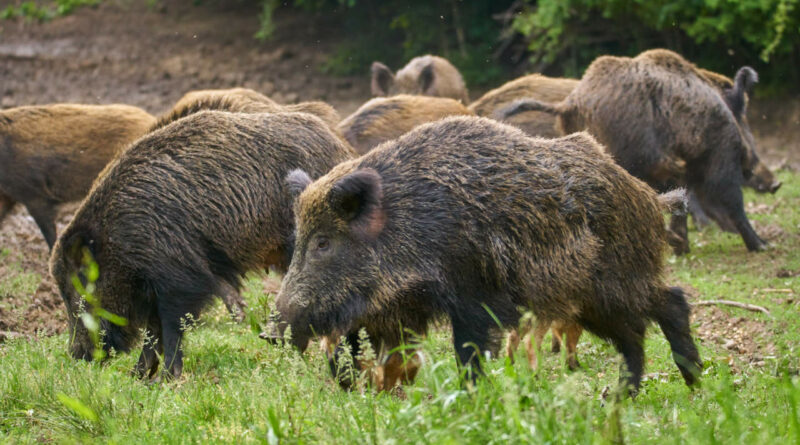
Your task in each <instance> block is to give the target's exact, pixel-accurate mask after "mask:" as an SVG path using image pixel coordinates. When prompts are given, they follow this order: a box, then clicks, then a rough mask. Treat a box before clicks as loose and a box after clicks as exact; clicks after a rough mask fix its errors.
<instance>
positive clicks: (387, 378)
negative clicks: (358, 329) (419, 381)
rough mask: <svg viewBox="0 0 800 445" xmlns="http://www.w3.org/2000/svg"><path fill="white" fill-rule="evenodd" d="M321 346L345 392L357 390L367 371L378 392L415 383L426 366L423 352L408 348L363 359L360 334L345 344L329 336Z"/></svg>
mask: <svg viewBox="0 0 800 445" xmlns="http://www.w3.org/2000/svg"><path fill="white" fill-rule="evenodd" d="M264 337H269V335H266V336H264ZM320 346H321V348H322V350H323V351H324V352H325V355H326V356H327V358H328V366H329V368H330V370H331V374H332V375H333V376H334V378H335V379H336V381H337V383H339V385H340V386H341V387H342V388H344V389H353V387H354V385H355V381H356V378H357V377H358V376H357V375H356V373H359V374H360V373H362V372H363V373H365V374H366V377H367V380H368V381H369V383H370V384H371V385H372V388H374V389H376V390H377V391H391V390H392V389H394V387H395V386H397V385H398V384H403V385H406V384H410V383H413V382H414V379H416V377H417V373H418V372H419V368H420V366H421V365H422V353H421V352H419V351H417V350H415V349H412V348H408V347H405V348H403V351H387V350H385V349H382V350H379V351H377V352H376V354H375V357H374V358H372V359H368V358H366V357H360V354H361V350H360V347H361V343H360V339H359V338H358V334H357V333H355V334H354V335H351V336H348V338H347V339H346V342H345V343H338V342H333V341H331V339H329V338H328V337H323V338H322V340H321V342H320ZM345 348H348V349H349V350H348V354H349V356H350V361H349V362H348V361H347V360H344V359H343V358H342V355H343V354H344V353H345Z"/></svg>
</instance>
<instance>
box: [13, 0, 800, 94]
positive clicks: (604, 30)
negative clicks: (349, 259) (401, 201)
mask: <svg viewBox="0 0 800 445" xmlns="http://www.w3.org/2000/svg"><path fill="white" fill-rule="evenodd" d="M101 1H102V0H53V1H24V2H17V3H16V5H12V6H8V7H7V8H5V9H4V10H2V11H0V16H1V17H4V18H14V17H27V18H32V19H37V20H48V19H51V18H53V17H55V16H58V15H64V14H67V13H69V12H71V11H72V10H74V9H75V8H76V7H78V6H84V5H95V4H97V3H99V2H101ZM146 1H147V2H148V4H150V5H154V4H156V3H159V1H160V0H146ZM191 1H192V2H193V3H194V4H201V3H204V1H203V0H191ZM205 1H209V0H205ZM216 1H218V2H220V4H221V5H225V6H241V5H242V4H246V3H257V4H259V6H260V9H261V14H260V15H259V17H260V27H259V29H258V31H257V32H256V33H255V35H254V37H255V38H257V39H260V40H265V39H269V38H270V37H271V36H272V34H273V32H274V30H275V25H276V21H277V20H276V19H275V13H276V12H278V10H279V9H281V8H294V9H299V10H302V11H304V12H305V13H306V14H308V17H309V26H317V25H318V24H319V23H320V22H324V24H325V26H331V27H332V29H333V30H334V31H335V32H336V33H337V35H339V36H340V37H341V42H340V43H339V45H338V47H337V50H336V51H335V52H334V54H332V55H331V56H330V58H329V60H328V62H327V63H326V64H325V65H324V66H323V71H324V72H326V73H329V74H333V75H352V74H364V73H366V72H367V71H368V69H369V65H370V64H371V63H372V61H374V60H381V61H383V62H384V63H386V64H387V65H389V66H390V67H393V68H397V67H400V66H402V65H403V64H404V63H405V62H407V61H408V60H410V59H411V58H413V57H415V56H418V55H421V54H425V53H433V54H438V55H441V56H444V57H446V58H448V59H450V60H451V61H452V62H453V63H454V64H455V65H456V66H457V67H458V68H459V69H460V70H461V71H462V73H463V74H464V77H465V79H466V81H467V83H468V84H469V85H470V86H492V85H494V84H497V83H499V82H501V81H503V80H506V79H509V78H511V77H514V76H516V75H520V74H522V73H525V72H543V73H545V74H549V75H554V76H569V77H580V75H581V74H582V73H583V70H584V69H585V68H586V66H588V64H589V63H591V61H592V60H594V58H595V57H597V56H599V55H603V54H614V55H627V56H633V55H635V54H638V53H639V52H641V51H644V50H646V49H650V48H656V47H663V48H669V49H673V50H675V51H677V52H679V53H681V54H683V55H684V56H685V57H687V58H688V59H690V60H692V61H693V62H695V63H697V64H698V65H700V66H702V67H704V68H709V69H712V70H715V71H718V72H721V73H724V74H728V75H732V74H733V73H734V72H735V71H736V69H738V68H739V67H740V66H742V65H751V66H753V67H755V68H756V70H757V71H759V73H760V74H761V78H762V83H761V86H760V92H761V93H762V94H774V93H776V92H783V91H787V90H790V91H798V90H799V89H800V5H798V3H800V0H440V1H429V0H287V1H279V0H235V1H232V2H231V1H229V2H222V1H221V0H216Z"/></svg>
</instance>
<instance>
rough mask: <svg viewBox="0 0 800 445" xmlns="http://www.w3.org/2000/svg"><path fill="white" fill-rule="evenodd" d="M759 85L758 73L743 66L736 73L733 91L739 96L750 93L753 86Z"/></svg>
mask: <svg viewBox="0 0 800 445" xmlns="http://www.w3.org/2000/svg"><path fill="white" fill-rule="evenodd" d="M757 83H758V73H757V72H756V70H754V69H753V68H750V67H749V66H743V67H741V68H739V71H737V72H736V77H735V78H734V80H733V89H734V91H736V92H737V93H739V95H743V94H744V93H746V92H748V91H750V89H751V88H753V85H755V84H757Z"/></svg>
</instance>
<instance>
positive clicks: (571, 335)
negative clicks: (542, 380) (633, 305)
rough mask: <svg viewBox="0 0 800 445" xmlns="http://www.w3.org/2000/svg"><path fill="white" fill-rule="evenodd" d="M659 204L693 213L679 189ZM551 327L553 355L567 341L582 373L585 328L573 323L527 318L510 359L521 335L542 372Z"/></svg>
mask: <svg viewBox="0 0 800 445" xmlns="http://www.w3.org/2000/svg"><path fill="white" fill-rule="evenodd" d="M658 202H659V204H660V205H661V207H662V210H663V211H665V212H668V213H670V214H672V215H676V216H685V215H686V213H687V212H688V210H689V208H688V207H689V199H688V197H687V193H686V190H684V189H675V190H672V191H670V192H667V193H662V194H660V195H658ZM670 235H671V233H669V232H668V233H667V239H668V240H669V236H670ZM551 327H552V331H553V341H552V348H551V349H552V351H553V352H559V351H560V350H561V343H562V342H563V341H564V340H566V346H567V366H568V367H569V369H571V370H575V369H578V367H579V366H580V364H579V363H578V357H577V345H578V340H579V339H580V337H581V334H582V333H583V327H581V325H579V324H578V323H575V322H572V321H564V320H547V319H542V318H537V319H536V320H532V319H530V318H528V317H523V320H522V322H521V323H520V329H519V330H517V329H513V330H511V332H510V333H509V335H508V342H507V344H506V355H507V356H508V357H509V358H511V360H512V361H513V359H514V352H515V351H516V350H517V347H519V342H520V335H522V336H523V337H522V342H523V344H525V352H526V354H527V358H528V365H529V366H530V367H531V369H538V368H539V362H540V357H541V349H542V348H541V346H542V340H543V339H544V335H545V334H546V333H547V330H548V329H550V328H551ZM531 336H533V342H531Z"/></svg>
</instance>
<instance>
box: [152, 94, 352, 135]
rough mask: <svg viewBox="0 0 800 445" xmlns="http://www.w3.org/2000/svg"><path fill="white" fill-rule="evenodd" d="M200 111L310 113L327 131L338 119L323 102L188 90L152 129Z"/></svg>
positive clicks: (330, 107) (334, 126) (331, 109)
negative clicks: (291, 101) (282, 101)
mask: <svg viewBox="0 0 800 445" xmlns="http://www.w3.org/2000/svg"><path fill="white" fill-rule="evenodd" d="M203 110H209V111H210V110H218V111H231V112H238V113H282V112H298V113H309V114H313V115H315V116H317V117H319V118H320V119H322V120H323V121H324V122H325V123H326V124H328V126H329V127H330V128H336V125H338V124H339V121H340V120H341V118H340V117H339V113H338V112H337V111H336V110H335V109H334V108H333V107H332V106H330V105H328V104H326V103H325V102H317V101H313V102H301V103H299V104H294V105H281V104H279V103H277V102H275V101H274V100H272V99H270V98H269V97H267V96H265V95H263V94H261V93H259V92H258V91H254V90H251V89H249V88H229V89H222V90H197V91H190V92H188V93H186V94H184V95H183V97H181V98H180V99H179V100H178V102H176V103H175V105H174V106H173V107H172V110H170V111H168V112H167V113H165V114H164V115H162V116H161V117H159V118H158V122H157V123H156V124H155V125H154V126H153V128H152V130H156V129H159V128H161V127H164V126H166V125H169V124H170V123H171V122H174V121H176V120H178V119H180V118H182V117H186V116H188V115H190V114H194V113H197V112H199V111H203Z"/></svg>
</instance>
